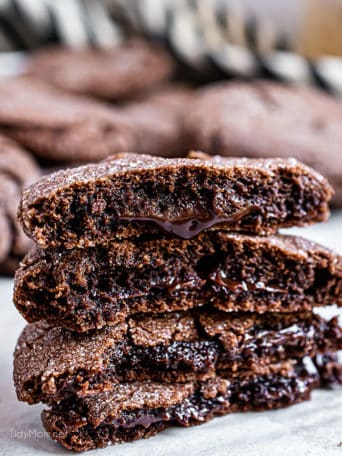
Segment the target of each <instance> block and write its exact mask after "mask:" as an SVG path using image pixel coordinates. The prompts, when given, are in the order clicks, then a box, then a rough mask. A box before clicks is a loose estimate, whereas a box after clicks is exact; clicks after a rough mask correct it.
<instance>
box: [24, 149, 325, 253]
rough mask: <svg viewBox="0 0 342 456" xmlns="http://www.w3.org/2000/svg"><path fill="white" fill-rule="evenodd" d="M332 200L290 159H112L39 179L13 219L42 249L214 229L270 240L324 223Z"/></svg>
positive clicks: (308, 171)
mask: <svg viewBox="0 0 342 456" xmlns="http://www.w3.org/2000/svg"><path fill="white" fill-rule="evenodd" d="M193 157H196V156H193ZM331 194H332V190H331V188H330V186H329V184H328V182H327V181H326V180H325V179H324V178H323V177H322V176H321V175H320V174H318V173H316V172H315V171H313V170H312V169H310V168H308V167H306V166H304V165H302V164H301V163H300V162H297V161H296V160H294V159H287V160H277V159H273V160H271V159H270V160H261V159H259V160H250V159H221V158H216V159H214V160H210V159H209V158H208V159H204V158H203V155H201V158H184V159H172V158H169V159H165V158H159V157H151V156H148V155H135V154H121V155H120V154H119V155H118V156H113V157H111V158H109V159H107V160H105V161H104V162H102V163H100V164H95V165H87V166H83V167H79V168H76V169H71V170H62V171H59V172H57V173H54V174H52V175H50V176H46V177H43V178H42V179H41V180H40V181H39V182H38V183H37V184H36V185H34V186H32V187H30V188H29V189H28V190H27V191H26V192H25V193H24V195H23V198H22V201H21V205H20V210H19V220H20V222H21V224H22V226H23V228H24V231H25V233H26V234H27V235H28V236H29V237H31V238H32V239H33V240H34V241H35V242H37V243H38V244H39V245H41V246H43V247H48V246H50V247H52V246H56V245H61V244H62V245H64V246H65V247H66V248H72V247H76V246H79V247H87V246H92V245H94V244H97V243H102V244H104V243H106V242H108V241H109V240H111V239H115V238H129V237H132V236H137V235H141V234H144V235H146V234H147V233H152V234H156V233H160V232H167V233H170V234H173V235H176V236H179V237H183V238H192V237H194V236H196V235H197V234H199V233H200V232H201V231H203V230H208V229H217V228H221V229H229V230H238V231H247V232H250V233H256V234H270V233H273V232H275V231H276V230H277V229H278V228H280V227H285V226H293V225H297V226H302V225H305V224H309V223H313V222H318V221H322V220H326V218H327V217H328V215H329V210H328V203H329V200H330V198H331Z"/></svg>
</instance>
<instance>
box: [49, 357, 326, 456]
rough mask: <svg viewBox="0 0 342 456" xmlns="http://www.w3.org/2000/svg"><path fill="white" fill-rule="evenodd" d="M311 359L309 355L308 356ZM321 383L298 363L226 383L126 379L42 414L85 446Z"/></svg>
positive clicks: (143, 434)
mask: <svg viewBox="0 0 342 456" xmlns="http://www.w3.org/2000/svg"><path fill="white" fill-rule="evenodd" d="M308 361H310V360H308ZM317 383H318V375H317V372H316V371H315V370H312V366H310V367H306V365H305V364H299V365H298V366H296V368H295V369H292V370H290V371H289V372H287V373H286V374H284V375H273V376H253V377H250V378H246V379H237V380H236V381H234V382H228V381H227V380H223V379H221V378H213V379H210V380H208V381H206V382H202V383H185V384H174V385H170V384H168V385H166V384H163V383H151V382H145V383H123V384H118V385H113V386H112V388H111V389H110V390H108V391H106V392H103V393H99V394H96V395H91V396H88V397H87V396H85V397H83V398H79V399H73V398H72V399H70V400H66V401H62V402H61V403H60V404H58V405H54V406H53V407H52V408H51V409H50V410H45V411H43V413H42V421H43V425H44V427H45V428H46V430H47V431H48V432H49V434H50V435H51V437H52V438H53V439H54V440H56V441H57V442H59V443H61V444H62V445H63V446H65V447H66V448H68V449H72V450H74V451H85V450H89V449H92V448H102V447H105V446H107V445H108V444H111V443H112V444H114V443H122V442H128V441H132V440H136V439H141V438H147V437H149V436H152V435H154V434H156V433H158V432H160V431H162V430H163V429H165V428H166V427H168V426H171V425H178V426H186V427H188V426H191V425H195V424H200V423H203V422H206V421H208V420H209V419H211V418H213V417H214V416H219V415H224V414H226V413H230V412H236V411H247V410H267V409H273V408H279V407H285V406H288V405H290V404H294V403H296V402H300V401H302V400H306V399H308V398H309V397H310V392H311V390H312V389H313V388H314V387H315V386H316V385H317Z"/></svg>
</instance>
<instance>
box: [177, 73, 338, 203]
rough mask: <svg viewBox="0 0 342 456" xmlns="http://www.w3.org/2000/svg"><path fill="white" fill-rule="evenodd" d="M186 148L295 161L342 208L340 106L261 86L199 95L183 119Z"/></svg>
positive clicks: (233, 86)
mask: <svg viewBox="0 0 342 456" xmlns="http://www.w3.org/2000/svg"><path fill="white" fill-rule="evenodd" d="M185 122H186V130H187V133H188V135H189V142H190V144H191V147H193V148H198V149H200V150H203V151H205V152H208V153H211V154H222V155H225V156H235V157H242V156H246V157H296V158H298V159H299V160H301V161H303V162H304V163H306V164H308V165H310V166H312V167H313V168H315V169H317V170H319V171H320V172H321V173H322V174H323V175H325V176H326V177H327V178H328V179H329V181H330V182H331V184H332V185H333V187H334V189H335V192H336V194H335V199H334V202H335V204H337V205H342V160H341V150H342V129H341V125H342V104H341V103H340V102H339V101H337V100H336V99H334V98H332V97H331V96H329V95H326V94H324V93H322V92H319V91H317V90H314V89H309V88H304V87H290V86H286V85H281V84H277V83H272V82H269V81H268V82H266V81H256V82H253V83H244V82H234V83H227V82H223V83H217V84H213V85H211V86H207V87H206V88H203V89H202V90H200V91H199V92H198V94H197V96H196V97H194V101H193V104H192V106H191V109H189V110H188V114H187V116H186V120H185Z"/></svg>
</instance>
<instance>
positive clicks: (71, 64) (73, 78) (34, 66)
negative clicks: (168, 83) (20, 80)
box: [27, 40, 175, 100]
mask: <svg viewBox="0 0 342 456" xmlns="http://www.w3.org/2000/svg"><path fill="white" fill-rule="evenodd" d="M174 70H175V65H174V61H173V59H172V57H171V56H170V55H169V54H168V53H167V51H166V50H165V49H163V48H161V47H159V46H157V45H155V44H152V43H149V42H147V41H140V40H130V41H127V42H125V43H123V44H121V45H119V46H118V47H116V48H112V49H93V48H83V49H70V48H62V47H61V48H53V49H45V50H42V51H38V52H37V53H36V54H34V55H33V56H32V57H31V58H30V60H29V63H28V68H27V72H28V73H29V74H31V75H34V76H35V77H37V78H40V79H42V80H44V81H46V82H48V83H50V84H52V85H54V86H56V87H58V88H60V89H63V90H66V91H69V92H73V93H77V94H83V95H89V96H93V97H97V98H103V99H110V100H118V99H123V98H127V97H131V96H132V95H135V94H137V93H140V92H142V91H145V90H148V89H150V88H152V87H154V86H155V85H156V84H159V83H161V82H163V81H165V80H167V79H169V78H170V77H171V76H172V74H173V73H174Z"/></svg>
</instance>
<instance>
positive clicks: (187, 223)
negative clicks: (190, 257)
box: [119, 206, 257, 239]
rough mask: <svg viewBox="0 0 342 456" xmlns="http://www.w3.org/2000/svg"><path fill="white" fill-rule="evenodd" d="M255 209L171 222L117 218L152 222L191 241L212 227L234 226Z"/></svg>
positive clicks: (160, 219)
mask: <svg viewBox="0 0 342 456" xmlns="http://www.w3.org/2000/svg"><path fill="white" fill-rule="evenodd" d="M256 209H257V207H256V206H250V207H247V208H245V209H243V210H241V211H238V212H235V213H234V214H232V215H230V216H228V217H219V216H218V215H217V214H216V213H215V211H213V210H207V211H206V212H202V213H198V214H197V215H196V216H195V215H191V216H183V217H179V218H177V219H175V220H173V221H170V220H165V219H162V218H159V217H136V216H135V217H119V220H120V221H125V222H152V223H154V224H155V225H158V227H159V228H161V229H162V230H163V231H164V232H166V233H168V234H174V235H176V236H178V237H180V238H182V239H191V238H193V237H195V236H197V235H198V234H199V233H201V232H202V231H204V230H207V229H208V228H211V227H212V226H214V225H220V224H231V225H232V224H236V223H237V222H239V221H240V220H241V219H242V218H243V217H245V216H247V215H249V214H250V213H251V212H252V211H253V210H256Z"/></svg>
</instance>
